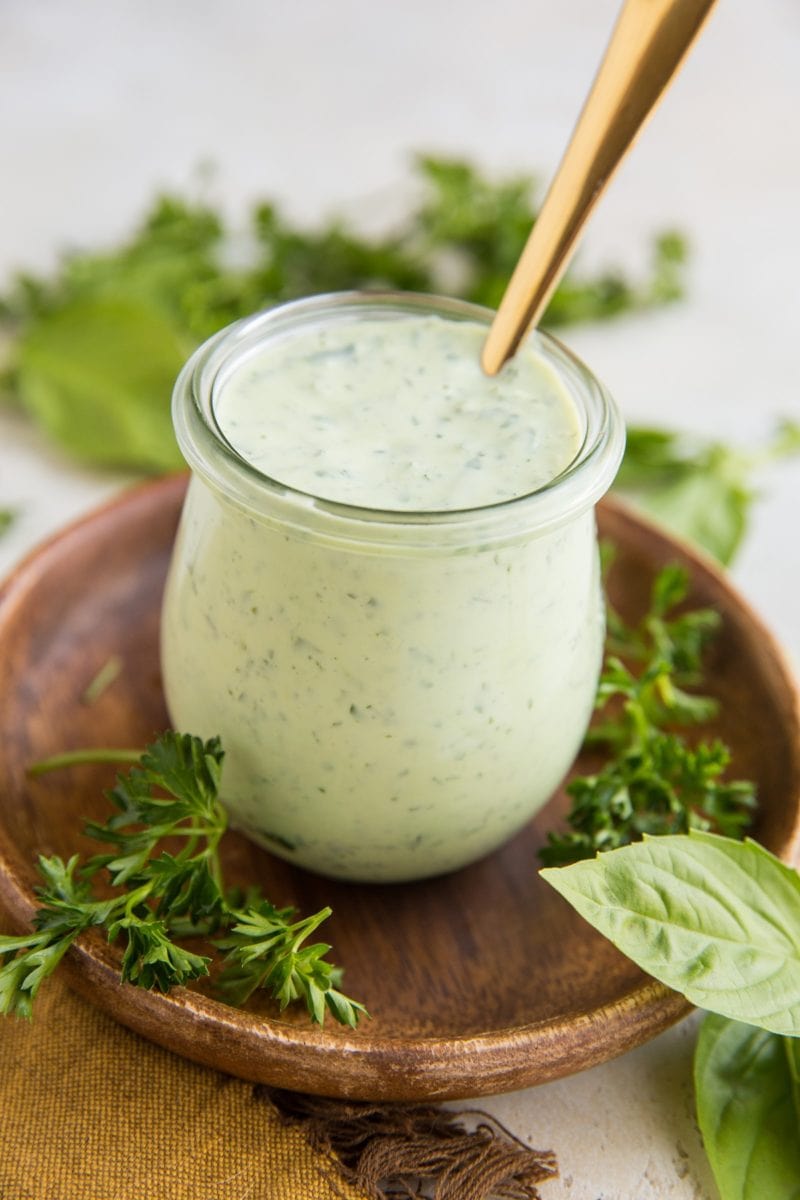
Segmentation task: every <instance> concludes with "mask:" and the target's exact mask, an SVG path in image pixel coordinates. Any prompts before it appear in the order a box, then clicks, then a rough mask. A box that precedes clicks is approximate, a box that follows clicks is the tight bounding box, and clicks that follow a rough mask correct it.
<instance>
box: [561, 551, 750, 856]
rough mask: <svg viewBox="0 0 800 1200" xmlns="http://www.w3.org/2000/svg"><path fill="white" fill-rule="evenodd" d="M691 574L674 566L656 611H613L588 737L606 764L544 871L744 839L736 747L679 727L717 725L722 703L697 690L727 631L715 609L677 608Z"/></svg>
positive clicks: (658, 592)
mask: <svg viewBox="0 0 800 1200" xmlns="http://www.w3.org/2000/svg"><path fill="white" fill-rule="evenodd" d="M687 592H688V576H687V574H686V572H685V571H684V570H683V568H681V567H679V566H674V565H671V566H667V567H665V568H664V569H663V570H662V571H661V572H660V573H659V574H658V575H657V577H656V579H655V581H654V583H653V587H652V591H651V597H650V607H649V610H648V612H647V614H646V615H645V616H644V618H643V619H642V620H641V621H640V622H639V623H638V624H637V625H635V626H628V625H627V624H626V623H625V622H624V621H623V619H622V617H621V616H620V615H619V614H618V613H617V612H615V611H614V609H613V608H611V607H610V606H609V610H608V633H607V639H606V659H605V663H604V667H603V672H602V675H601V678H600V684H599V687H598V691H597V700H596V709H597V710H598V712H599V713H600V714H601V717H600V719H599V720H598V721H597V722H596V723H595V724H594V726H593V727H592V729H591V730H590V733H589V735H588V738H587V743H588V745H589V746H590V747H594V748H598V749H604V750H605V751H606V752H607V754H608V760H607V762H606V763H605V765H604V766H603V767H602V768H601V769H600V770H599V771H597V772H596V773H594V774H590V775H583V776H579V777H577V778H575V779H573V780H572V781H571V783H570V784H569V785H568V787H567V792H568V794H569V795H570V797H571V799H572V807H571V809H570V812H569V814H568V817H567V822H568V825H569V829H568V830H567V831H566V832H564V833H550V834H549V835H548V842H547V845H545V846H544V847H543V848H542V850H541V851H540V857H541V859H542V862H543V863H544V864H545V865H546V866H550V867H556V866H564V865H566V864H568V863H572V862H577V861H578V860H580V859H587V858H593V857H594V856H595V854H596V853H598V852H599V851H603V850H614V849H616V848H618V847H619V846H625V845H628V844H629V843H630V842H634V841H638V840H639V839H640V838H641V837H642V836H643V835H645V834H649V835H655V834H675V833H687V832H688V831H689V830H692V829H697V830H705V831H712V832H715V833H720V834H725V835H726V836H729V837H741V836H742V835H743V834H744V832H745V830H746V829H747V827H748V825H749V824H750V821H751V820H752V815H753V811H754V809H755V804H756V798H755V788H754V785H753V784H752V783H750V782H748V781H745V780H735V781H728V780H726V778H725V772H726V770H727V768H728V766H729V764H730V758H731V756H730V751H729V749H728V747H727V746H725V744H724V743H723V742H721V741H720V740H719V739H715V740H713V741H711V742H706V741H699V742H698V743H696V744H692V743H690V741H689V740H688V739H687V737H686V735H685V734H684V733H683V732H681V729H682V728H683V727H686V726H692V725H694V726H696V725H698V724H700V723H703V722H706V721H708V720H710V719H711V718H712V717H713V716H714V714H715V712H716V710H717V704H716V701H715V700H713V699H712V698H711V697H710V696H705V695H702V694H699V693H697V692H696V691H691V692H690V691H688V690H687V688H689V687H696V686H697V685H698V684H699V683H700V682H701V679H702V657H703V651H704V650H705V648H706V646H707V645H708V643H709V641H710V639H711V637H713V634H714V632H715V631H716V629H717V627H718V625H719V616H718V614H717V613H716V612H714V611H713V610H712V609H707V608H703V609H694V610H691V611H685V610H683V611H677V612H676V609H677V608H678V606H679V605H681V604H682V602H683V601H684V600H685V598H686V595H687Z"/></svg>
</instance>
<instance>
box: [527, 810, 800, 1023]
mask: <svg viewBox="0 0 800 1200" xmlns="http://www.w3.org/2000/svg"><path fill="white" fill-rule="evenodd" d="M541 874H542V876H543V878H544V879H546V880H547V882H548V883H550V884H551V885H552V886H553V887H554V888H555V889H556V891H558V892H560V893H561V895H562V896H564V898H565V899H566V900H568V901H569V903H570V904H571V905H572V906H573V907H574V908H575V909H577V911H578V912H579V913H580V914H581V916H583V917H585V919H586V920H587V921H589V923H590V924H591V925H593V926H594V927H595V929H598V930H599V931H600V932H601V933H602V934H604V935H605V936H606V937H607V938H609V939H610V940H611V941H612V942H613V943H614V945H615V946H617V947H618V948H619V949H620V950H621V951H622V952H623V954H626V955H627V956H628V958H631V959H633V961H634V962H635V963H637V964H638V966H640V967H641V968H642V970H644V971H647V972H648V974H650V975H653V976H655V978H656V979H659V980H660V981H661V982H662V983H665V984H666V985H667V986H668V987H671V988H674V989H675V990H676V991H678V992H682V993H683V995H684V996H686V997H687V999H688V1000H690V1001H691V1002H692V1004H697V1005H698V1006H700V1007H701V1008H707V1009H709V1010H710V1011H712V1012H716V1013H720V1014H721V1015H722V1016H726V1017H731V1018H732V1019H733V1020H737V1021H746V1022H748V1023H750V1024H753V1025H758V1026H759V1027H760V1028H763V1029H768V1030H771V1031H772V1032H773V1033H780V1034H787V1035H791V1036H798V1035H800V938H798V930H800V878H799V877H798V875H797V872H796V871H793V870H791V869H790V868H789V867H787V866H785V865H784V864H783V863H782V862H781V861H780V860H779V859H777V858H776V857H775V856H774V855H772V854H770V853H769V852H768V851H767V850H765V849H764V848H763V847H761V846H759V845H758V844H757V843H756V842H752V841H748V842H744V843H742V842H737V841H734V840H732V839H729V838H723V837H719V836H717V835H714V834H708V833H693V834H690V835H689V836H685V835H677V836H675V837H656V838H647V839H645V840H644V841H643V842H639V843H636V844H634V845H630V846H625V847H623V848H622V849H620V850H614V851H612V852H611V853H609V854H601V855H598V857H597V858H596V859H594V860H592V861H588V862H579V863H575V864H574V865H572V866H569V867H563V868H560V869H550V870H544V871H542V872H541Z"/></svg>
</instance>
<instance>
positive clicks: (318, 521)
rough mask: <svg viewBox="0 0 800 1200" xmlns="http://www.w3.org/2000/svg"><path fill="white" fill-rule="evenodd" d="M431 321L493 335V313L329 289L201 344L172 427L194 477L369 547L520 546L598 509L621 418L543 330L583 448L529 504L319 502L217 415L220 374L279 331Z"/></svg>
mask: <svg viewBox="0 0 800 1200" xmlns="http://www.w3.org/2000/svg"><path fill="white" fill-rule="evenodd" d="M412 313H416V314H429V315H432V316H441V317H443V318H445V319H451V320H457V321H470V322H473V323H478V324H481V325H484V326H486V328H487V329H488V326H489V325H490V324H491V321H492V319H493V317H494V313H493V312H492V310H490V309H488V308H484V307H482V306H480V305H476V304H471V303H468V302H466V301H462V300H457V299H453V298H449V297H444V296H436V295H429V294H426V293H417V292H398V291H350V292H331V293H325V294H322V295H317V296H311V297H307V298H304V299H300V300H292V301H289V302H287V303H284V304H280V305H277V306H275V307H272V308H269V309H265V310H264V311H262V312H258V313H255V314H253V315H252V316H248V317H244V318H242V319H241V320H239V321H236V322H234V323H233V324H232V325H229V326H226V327H225V328H224V329H222V330H220V331H219V332H218V333H216V334H214V335H212V337H210V338H209V339H208V340H207V341H206V342H204V343H203V344H202V345H201V346H199V347H198V348H197V349H196V350H195V351H194V353H193V354H192V355H191V357H190V358H189V359H188V361H187V363H186V364H185V366H184V367H183V369H182V371H181V372H180V374H179V376H178V379H177V381H176V384H175V389H174V392H173V400H172V419H173V425H174V427H175V433H176V436H177V439H178V444H179V446H180V449H181V452H182V453H183V456H184V458H185V459H186V461H187V462H188V464H189V466H190V467H191V468H192V470H193V471H194V472H195V473H197V474H199V475H200V476H201V477H202V478H203V479H204V480H205V482H206V483H208V484H209V485H211V486H212V487H213V488H214V489H215V490H216V491H218V492H220V493H221V494H222V495H223V496H225V497H226V498H227V499H229V500H231V501H233V502H234V503H236V504H238V505H239V506H240V507H243V508H244V509H246V510H247V511H248V512H249V513H250V514H251V515H253V516H256V517H261V518H262V519H264V520H267V521H269V520H277V521H279V522H280V523H281V524H283V525H285V524H287V523H288V524H290V525H294V526H295V527H296V528H297V529H298V531H305V532H306V533H309V534H312V535H313V534H317V535H320V536H323V537H325V536H329V537H333V538H335V539H336V540H342V539H344V540H347V541H355V542H364V543H389V544H392V545H396V544H397V543H398V542H399V541H408V542H410V543H414V542H418V543H419V544H433V543H436V542H441V541H443V542H445V543H447V544H448V545H457V544H459V543H461V542H462V541H463V544H465V545H466V544H471V545H474V544H475V541H476V538H478V539H480V540H486V539H488V540H489V541H491V543H492V544H493V545H494V544H496V543H497V542H498V541H506V540H516V536H517V535H518V534H520V533H524V535H525V536H528V537H529V536H531V534H533V533H538V532H545V531H547V530H549V529H551V528H555V527H557V526H559V525H562V524H564V523H565V522H566V521H569V520H571V519H572V518H573V517H575V516H577V515H579V514H580V513H581V512H583V511H585V510H586V509H588V508H590V507H592V506H593V505H594V504H595V503H596V502H597V500H598V499H599V498H600V497H601V496H602V495H603V494H604V493H605V492H606V491H607V490H608V487H609V486H610V484H611V482H612V480H613V478H614V475H615V474H616V471H617V468H618V467H619V463H620V461H621V458H622V454H623V450H624V441H625V435H624V425H623V421H622V418H621V415H620V413H619V410H618V408H617V406H616V404H615V402H614V400H613V399H612V397H611V395H610V394H609V393H608V391H607V389H606V388H605V387H604V385H603V384H602V383H600V382H599V380H597V379H596V377H595V376H594V375H593V374H592V372H591V371H590V370H589V369H588V367H586V366H585V365H584V363H583V362H582V361H581V360H580V359H579V358H578V357H577V356H576V355H575V354H574V353H573V352H572V351H571V350H569V349H568V347H566V346H565V345H564V344H563V343H562V342H561V341H559V340H558V339H557V338H554V337H553V336H552V335H551V334H548V333H546V332H543V331H540V330H536V331H534V333H533V334H531V335H529V337H528V338H527V339H526V344H531V343H533V344H534V346H535V349H536V351H537V352H538V353H539V354H540V355H541V356H542V358H543V359H544V360H545V361H546V363H547V364H548V365H549V366H550V367H551V369H553V370H554V371H555V372H556V374H557V376H558V378H559V380H560V382H561V383H562V384H563V385H564V386H565V387H566V388H567V390H568V392H569V395H570V397H571V399H572V401H573V403H574V404H575V406H576V409H577V411H578V414H579V417H580V419H581V422H582V432H583V436H582V439H581V444H580V446H579V447H578V450H577V452H576V454H575V456H574V457H573V458H572V460H571V461H570V463H569V464H568V465H567V466H566V467H565V468H564V469H563V470H562V471H560V472H559V473H558V474H557V475H556V476H554V477H553V478H552V479H551V480H548V481H547V482H546V483H544V484H542V485H541V486H539V487H537V488H535V489H533V490H531V491H529V492H525V493H523V494H521V495H517V496H512V497H509V498H507V499H503V500H497V501H492V502H489V503H486V504H483V505H477V506H474V507H468V508H458V509H430V510H422V509H420V510H413V511H409V510H407V509H383V508H371V507H367V506H363V505H357V504H349V503H345V502H341V501H335V500H329V499H325V498H323V497H319V496H315V495H313V494H312V493H310V492H305V491H302V490H301V489H299V488H296V487H292V486H291V485H290V484H285V483H283V482H281V481H280V480H276V479H274V478H272V477H271V476H269V475H267V474H265V473H264V472H262V471H260V470H259V469H258V468H257V467H255V466H254V465H253V464H252V463H251V462H249V461H248V460H247V459H246V458H244V457H243V456H242V455H241V454H239V453H238V452H237V451H236V449H235V448H234V447H233V446H232V445H231V443H230V442H229V441H228V440H227V438H226V437H225V435H224V433H223V432H222V430H221V428H220V427H219V425H218V423H217V421H216V417H215V414H214V408H213V397H214V388H215V383H216V381H217V380H218V378H219V375H220V373H221V372H222V371H223V370H225V369H226V368H227V369H228V370H230V369H231V367H232V365H233V364H234V363H235V362H236V361H238V360H239V359H240V358H242V357H244V356H245V355H247V354H249V353H251V352H252V351H253V349H256V348H258V347H259V346H261V345H263V344H264V343H265V342H266V341H267V340H268V339H270V338H272V337H275V336H277V335H279V334H280V333H286V332H292V331H296V330H298V329H300V328H302V327H303V326H310V325H314V324H319V323H320V322H321V321H324V322H332V321H339V320H346V319H348V318H352V317H353V316H361V317H364V316H368V317H369V318H385V319H391V318H398V317H402V316H404V315H408V314H412Z"/></svg>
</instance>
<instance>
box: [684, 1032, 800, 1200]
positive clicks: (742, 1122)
mask: <svg viewBox="0 0 800 1200" xmlns="http://www.w3.org/2000/svg"><path fill="white" fill-rule="evenodd" d="M787 1047H791V1053H795V1052H796V1048H797V1041H796V1040H795V1039H792V1040H791V1041H789V1040H788V1039H785V1038H782V1037H779V1036H778V1035H777V1034H774V1033H769V1032H767V1031H765V1030H763V1029H754V1028H752V1027H751V1026H749V1025H743V1024H741V1023H740V1022H738V1021H731V1020H729V1019H728V1018H727V1017H721V1016H717V1015H709V1016H707V1017H706V1018H705V1021H704V1022H703V1025H702V1028H701V1030H700V1036H699V1038H698V1042H697V1050H696V1054H695V1066H694V1078H695V1095H696V1098H697V1116H698V1121H699V1123H700V1132H701V1133H702V1135H703V1142H704V1144H705V1149H706V1154H707V1155H708V1159H709V1162H710V1164H711V1168H712V1170H713V1172H714V1178H715V1179H716V1182H717V1187H718V1188H719V1191H720V1196H721V1197H722V1200H800V1119H798V1113H797V1111H796V1109H795V1106H794V1102H793V1098H792V1078H791V1071H790V1067H789V1060H788V1058H787V1053H786V1051H787Z"/></svg>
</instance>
